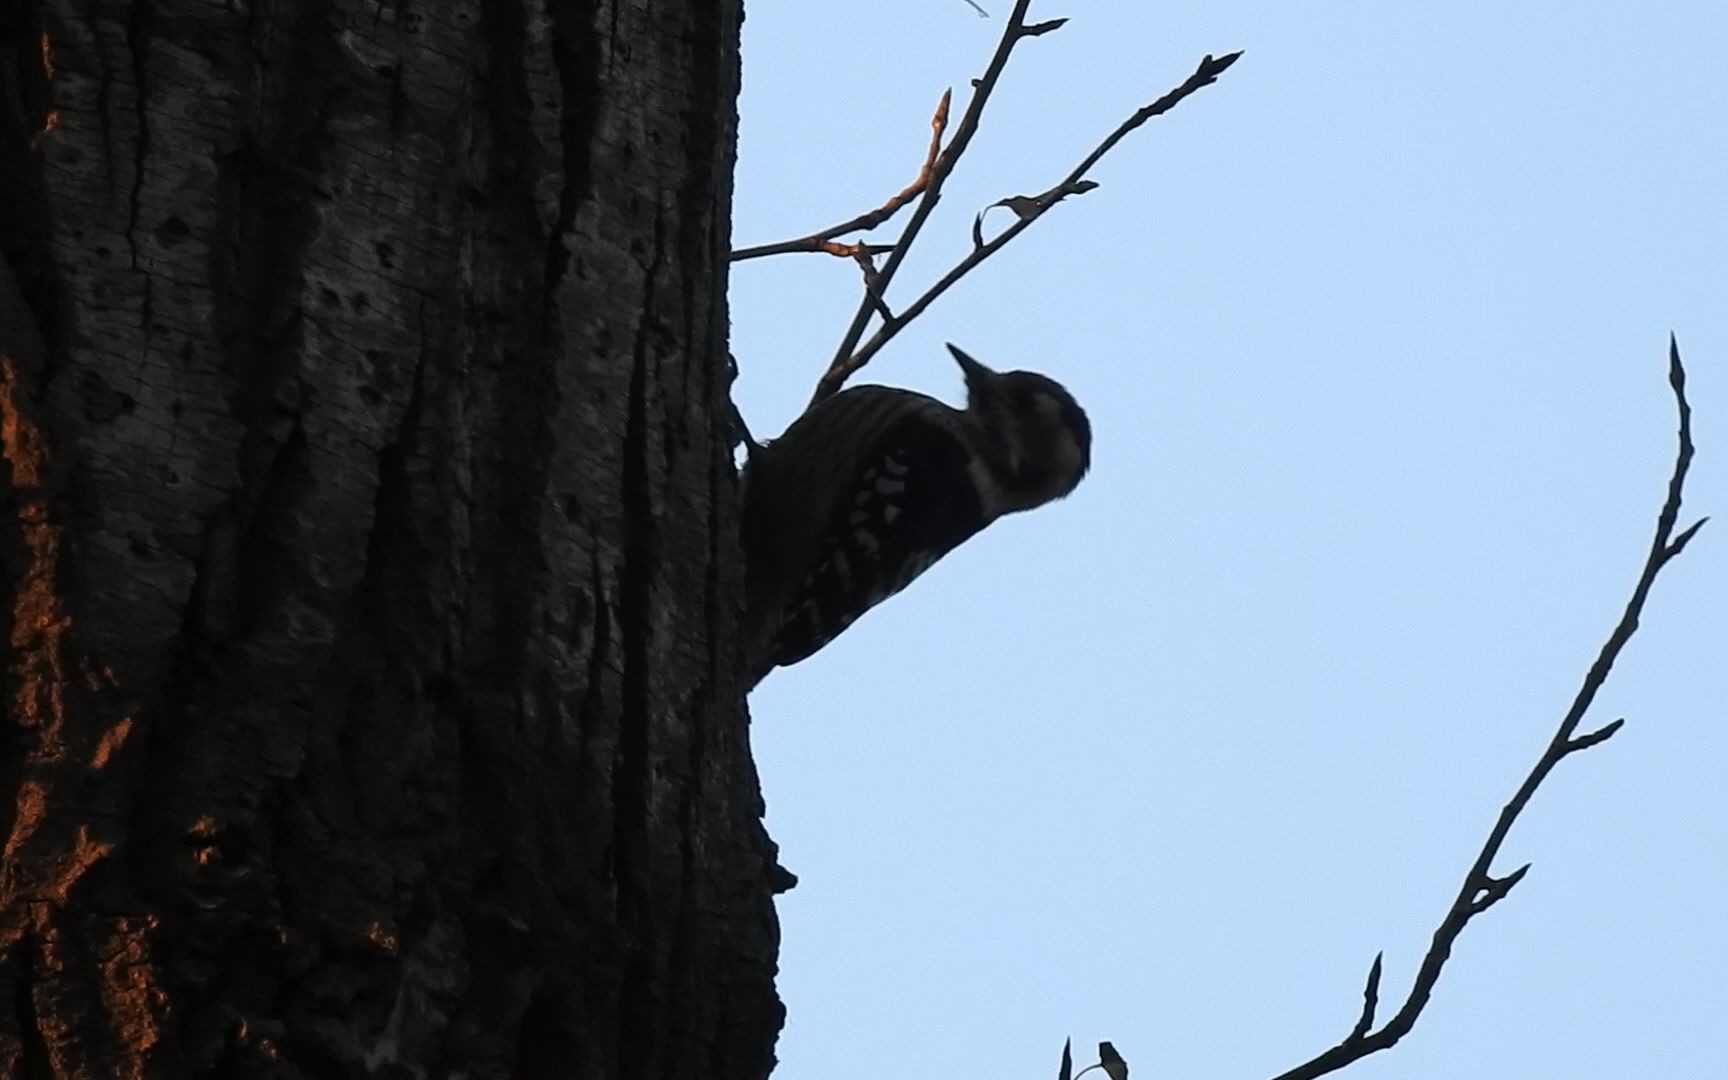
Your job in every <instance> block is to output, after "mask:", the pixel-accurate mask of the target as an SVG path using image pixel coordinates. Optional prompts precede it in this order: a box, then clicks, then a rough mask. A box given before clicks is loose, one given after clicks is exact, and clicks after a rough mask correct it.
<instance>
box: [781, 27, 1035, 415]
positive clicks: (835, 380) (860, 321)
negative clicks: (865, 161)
mask: <svg viewBox="0 0 1728 1080" xmlns="http://www.w3.org/2000/svg"><path fill="white" fill-rule="evenodd" d="M1031 6H1032V0H1014V9H1013V10H1012V11H1010V12H1009V13H1008V21H1007V23H1006V25H1004V26H1003V28H1002V37H1001V39H1000V40H998V41H997V42H996V51H995V52H993V53H991V54H990V63H989V64H988V65H986V66H985V68H984V74H983V75H981V76H979V77H978V78H977V79H975V80H973V82H972V100H971V101H969V102H967V104H966V113H965V115H964V116H962V117H961V118H960V123H959V124H958V125H957V126H956V127H955V129H954V136H953V138H951V139H950V140H949V142H948V146H947V148H946V149H944V150H942V152H941V153H940V154H938V155H937V157H936V160H935V162H934V164H933V166H932V168H931V170H930V176H929V179H928V181H927V182H926V183H925V185H924V190H923V191H922V192H921V193H920V195H919V199H918V202H917V205H915V206H914V207H913V208H912V217H911V218H910V220H908V221H907V223H906V225H905V227H904V228H902V229H901V230H900V237H899V239H897V240H896V241H895V242H894V250H893V251H892V252H890V253H889V254H888V261H887V262H886V263H884V264H883V266H882V269H881V270H880V271H878V273H877V277H878V281H879V282H880V284H881V287H882V288H883V289H884V290H886V289H887V287H888V285H889V283H890V282H892V281H893V280H894V275H895V274H896V273H898V272H899V270H900V264H901V262H902V261H903V260H904V259H905V258H906V252H907V251H908V249H910V248H911V246H912V241H913V240H915V239H917V237H918V233H919V232H920V231H921V230H922V229H923V228H924V222H926V221H927V220H929V218H930V213H931V211H933V210H935V209H936V204H937V202H939V201H940V200H941V198H942V185H943V183H944V182H945V181H946V180H947V179H948V174H949V173H951V172H953V171H954V166H955V164H956V163H958V162H959V160H960V155H962V154H964V153H965V152H966V147H967V146H968V145H969V144H970V143H971V142H972V136H973V135H975V134H977V133H978V120H979V117H981V116H982V115H983V113H984V106H985V105H986V104H988V103H989V101H990V95H991V94H992V93H993V92H994V91H995V89H996V82H997V80H998V79H1000V78H1001V77H1002V69H1003V68H1005V67H1007V66H1008V56H1009V54H1010V53H1012V52H1013V51H1014V46H1015V45H1016V44H1018V43H1019V41H1020V39H1021V38H1023V37H1025V36H1026V9H1027V8H1029V7H1031ZM874 311H875V304H874V302H873V299H872V298H871V297H870V296H868V295H866V296H865V297H863V299H861V300H860V301H859V303H858V310H857V311H856V312H855V313H854V314H853V316H852V323H851V325H850V326H848V327H847V329H846V333H845V334H844V335H843V336H842V337H841V339H840V346H839V348H838V349H836V350H835V352H834V359H833V360H832V361H831V362H830V363H829V365H828V370H827V372H825V373H824V374H823V376H822V378H821V380H820V381H819V382H818V383H817V384H816V393H815V396H814V397H812V398H811V400H810V404H811V405H814V404H815V403H816V402H818V401H821V400H822V399H823V398H825V397H827V396H829V395H830V394H832V393H834V391H836V390H838V389H839V388H840V386H841V384H843V383H844V382H845V381H846V378H847V377H848V376H850V375H851V374H852V372H853V371H856V370H857V367H856V366H855V367H852V368H851V369H850V370H845V371H843V372H842V371H841V370H840V369H842V368H845V366H846V364H847V361H848V360H850V359H851V356H852V351H853V349H855V348H857V346H858V341H859V339H861V338H862V337H863V336H864V329H865V327H866V326H868V325H869V322H870V316H871V314H872V313H873V312H874ZM899 321H900V322H902V323H904V321H905V319H904V317H902V318H901V320H899ZM891 325H892V324H891Z"/></svg>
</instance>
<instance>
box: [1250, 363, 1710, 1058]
mask: <svg viewBox="0 0 1728 1080" xmlns="http://www.w3.org/2000/svg"><path fill="white" fill-rule="evenodd" d="M1668 381H1669V384H1670V385H1671V386H1672V387H1673V389H1674V400H1675V403H1676V408H1677V410H1678V413H1679V444H1680V446H1679V452H1678V454H1677V455H1676V457H1675V461H1674V471H1673V473H1672V475H1671V477H1670V478H1669V481H1668V494H1667V498H1666V499H1665V500H1664V502H1663V504H1662V510H1661V512H1660V513H1659V514H1658V515H1657V518H1656V535H1655V537H1654V538H1653V539H1652V540H1651V543H1650V553H1649V555H1648V556H1647V557H1646V558H1645V560H1644V569H1643V571H1642V572H1641V573H1640V574H1639V575H1638V583H1637V585H1636V586H1635V587H1634V588H1633V590H1632V598H1631V599H1630V600H1628V601H1627V603H1626V609H1625V611H1624V612H1623V613H1622V614H1621V616H1620V622H1619V623H1618V624H1617V625H1616V626H1615V627H1614V630H1613V632H1612V633H1610V634H1609V635H1608V640H1607V641H1606V642H1605V643H1604V644H1603V646H1602V649H1601V651H1600V652H1599V653H1598V654H1597V656H1596V661H1595V663H1593V664H1591V666H1590V670H1589V672H1588V673H1586V674H1585V676H1584V683H1583V685H1582V686H1581V687H1580V688H1579V690H1578V694H1577V696H1576V697H1575V698H1573V700H1572V706H1571V708H1569V709H1567V710H1566V715H1565V717H1564V718H1563V719H1562V720H1561V721H1560V727H1559V729H1558V730H1557V731H1556V732H1555V733H1554V737H1553V738H1552V739H1551V740H1549V743H1548V747H1547V749H1546V750H1544V751H1543V752H1542V756H1541V758H1539V759H1538V760H1537V762H1536V765H1535V767H1534V768H1533V769H1531V770H1530V774H1529V775H1528V776H1526V777H1525V778H1524V783H1523V784H1521V785H1520V786H1519V788H1518V790H1517V792H1516V793H1515V794H1514V795H1513V796H1512V800H1511V801H1510V802H1508V803H1507V804H1506V806H1505V807H1504V808H1503V809H1502V810H1501V811H1500V817H1499V819H1498V820H1497V821H1495V823H1494V828H1493V829H1492V830H1491V831H1490V832H1489V834H1488V839H1487V842H1486V843H1484V844H1483V845H1482V850H1481V852H1480V853H1479V854H1478V855H1477V856H1476V861H1475V863H1473V864H1472V865H1471V867H1470V870H1469V872H1468V873H1466V874H1465V876H1464V883H1463V885H1462V886H1461V887H1460V888H1459V890H1458V895H1457V896H1455V897H1454V898H1453V900H1452V906H1451V908H1450V909H1449V910H1448V911H1447V912H1446V916H1445V918H1443V919H1442V920H1441V921H1440V925H1439V926H1438V927H1437V928H1436V929H1435V931H1434V937H1433V939H1432V941H1431V943H1430V944H1429V946H1428V952H1427V955H1425V956H1423V958H1422V966H1421V967H1420V968H1419V969H1418V970H1417V972H1416V978H1415V981H1414V982H1413V983H1412V985H1411V987H1410V993H1409V995H1408V996H1407V997H1406V998H1405V999H1404V1004H1403V1005H1402V1006H1401V1007H1400V1008H1399V1010H1398V1012H1397V1014H1396V1015H1394V1016H1393V1017H1392V1018H1391V1019H1390V1020H1388V1021H1387V1022H1386V1024H1385V1026H1384V1027H1382V1028H1380V1029H1379V1030H1378V1031H1373V1030H1371V1029H1372V1028H1373V1026H1374V1012H1375V1008H1376V1005H1377V1003H1378V1000H1379V989H1380V959H1379V958H1378V957H1376V958H1375V960H1374V966H1373V968H1371V969H1370V971H1369V973H1368V985H1367V989H1366V990H1365V991H1364V993H1363V1004H1362V1015H1361V1018H1360V1019H1359V1020H1358V1021H1357V1023H1356V1026H1355V1028H1354V1029H1352V1030H1351V1031H1350V1033H1349V1034H1348V1035H1346V1036H1345V1037H1344V1039H1343V1041H1341V1042H1339V1043H1338V1044H1337V1045H1336V1046H1333V1047H1332V1048H1331V1049H1329V1050H1327V1051H1325V1052H1324V1053H1322V1054H1319V1055H1317V1056H1316V1057H1314V1058H1312V1059H1310V1060H1308V1061H1306V1062H1303V1063H1302V1064H1301V1065H1298V1066H1296V1067H1295V1068H1293V1069H1291V1070H1289V1071H1288V1072H1284V1073H1280V1074H1279V1075H1278V1077H1277V1078H1276V1080H1312V1078H1314V1077H1318V1076H1325V1075H1326V1074H1328V1073H1332V1072H1336V1071H1337V1070H1339V1069H1342V1068H1344V1067H1345V1066H1346V1065H1349V1064H1351V1063H1352V1062H1354V1061H1357V1060H1360V1059H1361V1058H1364V1057H1367V1056H1368V1055H1369V1054H1373V1053H1377V1052H1379V1051H1381V1050H1386V1049H1389V1048H1390V1047H1392V1046H1393V1045H1395V1044H1396V1043H1397V1042H1398V1040H1399V1039H1401V1038H1403V1037H1404V1036H1405V1035H1407V1034H1408V1033H1409V1032H1410V1029H1411V1028H1413V1027H1414V1026H1415V1025H1416V1020H1417V1018H1418V1017H1419V1016H1421V1015H1422V1010H1423V1009H1424V1008H1425V1007H1426V1006H1427V1004H1428V999H1429V997H1430V995H1432V993H1433V992H1434V986H1435V984H1436V983H1438V982H1439V981H1440V972H1441V969H1442V968H1444V967H1445V965H1446V960H1447V958H1448V957H1449V956H1451V954H1452V947H1453V945H1454V944H1455V943H1456V942H1457V940H1458V936H1459V935H1460V934H1461V933H1463V931H1464V927H1465V926H1467V925H1469V923H1470V920H1471V919H1473V918H1475V917H1476V916H1478V915H1480V914H1482V913H1483V912H1484V911H1487V910H1488V909H1489V908H1490V907H1493V906H1494V905H1495V904H1496V903H1498V902H1499V901H1501V900H1503V899H1505V897H1506V895H1507V894H1508V893H1510V892H1511V891H1512V887H1513V886H1515V885H1517V884H1518V882H1519V881H1521V880H1523V877H1524V875H1525V873H1526V872H1528V871H1529V869H1530V866H1529V864H1525V865H1524V866H1521V867H1519V868H1518V869H1517V870H1514V871H1513V872H1512V873H1510V874H1507V875H1505V876H1504V877H1495V876H1493V875H1492V874H1491V873H1490V872H1489V871H1490V868H1491V867H1492V866H1493V864H1494V860H1495V858H1496V857H1497V856H1498V855H1499V854H1500V847H1501V845H1502V844H1503V843H1505V840H1506V835H1507V834H1508V833H1509V832H1511V831H1512V826H1513V824H1514V823H1515V822H1516V821H1517V820H1518V815H1519V814H1521V813H1523V812H1524V807H1525V806H1526V805H1527V804H1528V803H1529V802H1530V798H1531V796H1533V795H1535V794H1536V789H1537V788H1539V787H1541V786H1542V782H1543V781H1544V780H1546V779H1547V778H1548V774H1549V773H1550V772H1551V771H1553V769H1554V766H1556V765H1558V764H1560V762H1561V761H1562V760H1564V759H1565V758H1566V757H1567V756H1568V755H1570V754H1573V753H1576V752H1577V751H1579V750H1584V749H1588V748H1589V747H1592V746H1595V745H1596V744H1598V743H1601V742H1604V741H1606V740H1607V739H1608V738H1609V737H1610V736H1612V735H1613V734H1614V733H1615V732H1616V731H1618V730H1619V729H1620V726H1621V724H1622V723H1623V721H1621V720H1615V721H1614V722H1613V723H1610V724H1607V725H1606V726H1604V727H1602V728H1599V729H1598V730H1596V731H1592V732H1589V733H1588V734H1585V735H1575V734H1574V733H1575V732H1576V731H1577V730H1578V725H1579V724H1580V723H1581V722H1582V721H1583V719H1584V715H1585V713H1587V712H1588V711H1589V709H1590V706H1591V704H1592V703H1593V702H1594V701H1595V700H1596V694H1597V691H1599V690H1601V689H1602V686H1603V684H1604V683H1606V682H1607V681H1608V674H1609V672H1610V671H1612V670H1613V668H1614V662H1615V661H1616V660H1617V659H1619V657H1620V652H1621V650H1623V649H1624V648H1625V647H1626V643H1627V642H1629V641H1631V640H1632V635H1633V634H1635V633H1637V631H1638V620H1639V618H1640V617H1641V616H1642V615H1643V612H1644V603H1645V601H1646V600H1647V599H1648V598H1649V596H1650V589H1651V587H1652V586H1653V585H1655V583H1656V578H1657V575H1659V574H1660V573H1661V572H1662V568H1663V567H1665V566H1667V565H1668V563H1669V561H1670V560H1672V559H1673V558H1674V557H1675V556H1676V555H1679V554H1680V552H1681V551H1683V550H1685V548H1686V545H1687V544H1688V543H1690V542H1691V540H1692V538H1693V537H1694V536H1696V535H1698V530H1699V529H1700V528H1702V527H1703V525H1704V522H1705V521H1706V520H1708V519H1706V518H1700V519H1699V520H1698V521H1696V522H1694V523H1693V524H1692V525H1690V526H1688V527H1687V528H1686V529H1685V530H1683V531H1682V532H1680V533H1679V535H1675V533H1674V527H1675V525H1676V523H1677V522H1678V520H1679V517H1680V504H1681V499H1682V495H1683V494H1684V490H1685V486H1686V473H1687V470H1688V469H1690V468H1691V465H1692V453H1693V448H1692V409H1691V406H1690V405H1688V404H1687V402H1686V369H1685V368H1684V367H1683V366H1682V365H1681V363H1680V347H1679V344H1678V342H1676V341H1675V340H1674V338H1673V337H1672V336H1670V337H1669V339H1668Z"/></svg>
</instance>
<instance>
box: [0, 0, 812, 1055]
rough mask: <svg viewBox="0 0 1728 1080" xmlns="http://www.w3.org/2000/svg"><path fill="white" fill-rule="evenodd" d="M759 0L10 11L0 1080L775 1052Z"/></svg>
mask: <svg viewBox="0 0 1728 1080" xmlns="http://www.w3.org/2000/svg"><path fill="white" fill-rule="evenodd" d="M739 18H740V11H739V6H738V2H737V0H654V2H653V3H648V2H646V0H634V2H626V0H569V2H561V0H549V2H548V3H547V4H545V5H544V6H541V5H528V6H523V5H521V4H519V3H516V2H515V0H502V2H501V0H397V2H392V3H384V4H376V3H370V2H362V0H257V2H254V0H231V2H229V3H227V4H214V3H210V2H208V0H206V2H193V0H133V2H131V3H125V2H121V0H88V2H84V3H79V4H72V3H70V2H69V0H0V79H3V80H4V83H5V85H4V89H3V92H0V254H3V256H4V258H3V260H0V354H3V355H0V360H3V367H0V420H3V422H4V448H3V449H4V456H5V459H6V463H7V468H6V469H4V470H0V474H4V475H0V486H3V488H4V490H3V491H0V499H3V500H4V504H5V511H6V512H5V513H4V514H0V556H3V558H4V560H5V575H4V580H5V587H6V588H7V589H8V590H9V591H8V593H7V595H5V596H4V597H0V607H3V609H4V610H5V611H7V612H8V613H9V614H10V616H11V633H10V638H9V651H8V655H7V658H6V659H7V663H6V677H7V680H8V681H7V684H6V686H5V693H6V695H7V701H8V706H9V708H8V724H7V725H6V727H5V729H4V733H3V737H0V788H3V789H4V790H0V835H3V836H4V837H5V843H6V848H5V852H4V863H3V869H4V876H3V878H0V1075H4V1076H8V1077H14V1076H15V1077H21V1078H37V1077H56V1078H60V1077H80V1078H91V1080H98V1078H101V1080H106V1078H108V1077H126V1076H150V1077H174V1078H181V1077H199V1076H220V1077H229V1076H233V1077H246V1076H271V1077H361V1076H376V1077H408V1076H415V1077H441V1076H469V1077H505V1076H515V1077H540V1076H558V1077H677V1078H679V1080H691V1078H697V1077H715V1078H732V1077H739V1078H759V1077H762V1076H765V1075H766V1074H767V1072H768V1070H769V1068H770V1065H771V1063H772V1046H773V1040H774V1036H775V1033H776V1031H777V1029H778V1026H779V1022H780V1007H779V1004H778V1001H777V1000H776V998H775V996H774V992H773V986H772V977H773V971H774V964H775V944H776V936H777V932H776V927H775V922H774V915H773V909H772V904H771V897H770V891H771V888H772V885H773V882H774V881H775V875H776V873H777V868H776V866H775V863H774V858H773V848H772V845H771V844H770V843H769V841H768V839H767V837H766V835H765V834H764V832H763V830H762V827H761V823H760V818H761V810H762V807H761V800H760V795H759V792H758V787H757V782H756V776H755V772H754V768H753V766H752V764H751V761H750V757H749V749H748V742H747V735H746V726H745V715H744V712H743V708H742V703H741V694H740V691H739V689H738V681H737V672H736V670H735V669H736V667H737V664H736V657H735V655H734V649H735V644H734V638H735V636H736V635H735V631H736V626H737V621H738V596H739V591H740V590H739V586H740V581H739V577H740V575H739V573H738V570H737V566H738V560H737V559H736V558H735V556H734V539H733V537H734V525H733V521H734V516H735V506H734V481H733V473H732V466H731V463H730V460H729V453H730V451H729V447H728V445H727V444H728V442H729V425H728V424H727V423H726V421H725V417H726V416H727V415H728V414H727V412H726V408H725V403H726V397H727V390H728V387H727V377H726V348H725V333H726V311H725V304H724V299H723V290H724V286H725V264H724V259H725V252H726V248H727V233H728V211H729V205H730V195H731V193H730V179H729V177H730V172H731V165H732V157H733V149H734V130H735V124H734V113H733V109H734V101H735V95H736V90H737V33H738V22H739ZM8 264H9V266H10V268H11V272H8V270H7V266H8Z"/></svg>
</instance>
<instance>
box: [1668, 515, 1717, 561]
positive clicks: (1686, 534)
mask: <svg viewBox="0 0 1728 1080" xmlns="http://www.w3.org/2000/svg"><path fill="white" fill-rule="evenodd" d="M1709 520H1710V519H1709V518H1707V517H1701V518H1699V519H1698V520H1697V521H1694V522H1693V523H1692V524H1691V525H1688V526H1687V527H1686V528H1685V530H1684V531H1682V532H1681V533H1680V535H1679V536H1676V537H1675V538H1674V539H1673V540H1672V541H1671V542H1670V543H1669V544H1668V550H1667V551H1665V552H1663V553H1662V559H1663V561H1664V562H1666V561H1667V560H1669V559H1672V558H1673V557H1674V556H1676V555H1678V554H1680V553H1681V552H1682V551H1685V550H1686V545H1687V544H1690V543H1691V542H1692V538H1693V537H1694V536H1697V535H1698V530H1699V529H1702V528H1703V527H1704V523H1705V522H1706V521H1709Z"/></svg>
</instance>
